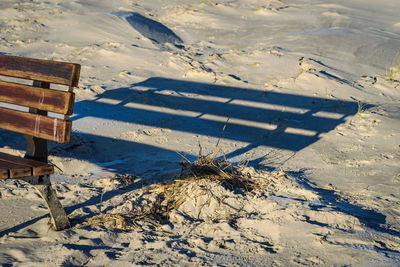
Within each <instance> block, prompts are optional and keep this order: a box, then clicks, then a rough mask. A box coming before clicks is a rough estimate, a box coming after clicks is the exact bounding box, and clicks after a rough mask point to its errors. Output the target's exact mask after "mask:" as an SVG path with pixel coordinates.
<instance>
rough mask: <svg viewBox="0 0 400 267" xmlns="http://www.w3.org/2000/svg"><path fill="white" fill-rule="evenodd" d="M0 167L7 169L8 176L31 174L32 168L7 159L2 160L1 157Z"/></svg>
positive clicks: (16, 176) (15, 176)
mask: <svg viewBox="0 0 400 267" xmlns="http://www.w3.org/2000/svg"><path fill="white" fill-rule="evenodd" d="M0 168H2V169H5V168H6V169H8V171H9V178H18V177H26V176H32V168H31V167H29V166H25V165H20V164H16V163H11V162H8V161H3V160H2V159H1V158H0Z"/></svg>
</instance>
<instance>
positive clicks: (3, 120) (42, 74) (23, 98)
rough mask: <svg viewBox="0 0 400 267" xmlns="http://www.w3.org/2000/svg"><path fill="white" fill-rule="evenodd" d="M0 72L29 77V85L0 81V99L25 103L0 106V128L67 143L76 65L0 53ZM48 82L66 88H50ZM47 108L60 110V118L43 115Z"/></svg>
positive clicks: (77, 78)
mask: <svg viewBox="0 0 400 267" xmlns="http://www.w3.org/2000/svg"><path fill="white" fill-rule="evenodd" d="M0 75H3V76H9V77H14V78H19V79H27V80H32V81H33V85H32V86H31V85H26V84H20V83H16V82H7V81H0V102H4V103H8V104H12V105H17V106H23V107H28V108H29V111H21V109H20V108H15V109H14V108H9V106H10V105H8V106H7V107H4V105H3V107H1V106H0V128H2V129H6V130H10V131H14V132H19V133H22V134H26V135H30V136H33V137H37V138H41V139H46V140H50V141H55V142H58V143H69V140H70V136H71V127H72V123H71V121H70V120H69V115H71V114H72V112H73V106H74V99H75V95H74V93H73V92H72V91H73V88H74V87H75V86H77V85H78V81H79V75H80V65H79V64H73V63H65V62H58V61H51V60H41V59H31V58H23V57H15V56H7V55H0ZM50 83H54V84H60V85H65V86H67V87H66V90H65V91H62V90H54V89H50ZM47 112H53V113H58V114H63V115H64V118H61V119H60V118H54V117H49V116H47Z"/></svg>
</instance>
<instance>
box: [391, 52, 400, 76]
mask: <svg viewBox="0 0 400 267" xmlns="http://www.w3.org/2000/svg"><path fill="white" fill-rule="evenodd" d="M388 78H389V79H390V80H391V81H393V82H400V53H398V54H397V55H396V56H395V57H394V59H393V62H392V66H391V67H390V68H389V75H388Z"/></svg>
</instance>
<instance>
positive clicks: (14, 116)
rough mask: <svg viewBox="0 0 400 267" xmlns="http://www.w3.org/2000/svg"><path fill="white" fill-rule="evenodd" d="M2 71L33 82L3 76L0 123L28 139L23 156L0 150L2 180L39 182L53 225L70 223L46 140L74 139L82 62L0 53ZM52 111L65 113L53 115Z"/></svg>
mask: <svg viewBox="0 0 400 267" xmlns="http://www.w3.org/2000/svg"><path fill="white" fill-rule="evenodd" d="M0 75H2V76H8V77H13V78H18V79H24V80H32V81H33V85H32V86H31V85H26V84H21V83H16V82H7V81H4V79H3V81H2V80H0V128H2V129H5V130H9V131H13V132H17V133H21V134H24V135H25V139H26V142H27V151H26V155H25V157H24V158H21V157H18V156H15V155H9V154H6V153H2V152H0V179H12V178H14V179H22V180H24V181H26V182H28V183H30V184H32V185H34V187H36V189H37V190H38V191H39V193H40V195H41V196H42V198H43V199H44V201H45V202H46V205H47V207H48V208H49V211H50V216H51V221H52V223H53V225H54V228H55V229H56V230H57V231H58V230H63V229H67V228H70V227H71V226H70V222H69V220H68V217H67V215H66V213H65V211H64V208H63V207H62V205H61V203H60V201H59V200H58V198H57V195H56V192H55V190H54V189H53V188H52V187H51V183H50V174H53V173H54V167H53V166H52V165H50V164H48V162H47V156H48V151H47V140H50V141H54V142H58V143H65V144H66V143H69V140H70V136H71V128H72V122H71V121H70V120H69V116H70V115H72V112H73V106H74V100H75V94H74V93H73V88H74V87H76V86H77V85H78V81H79V75H80V65H78V64H72V63H65V62H58V61H50V60H40V59H31V58H23V57H15V56H7V55H0ZM14 80H16V79H14ZM50 83H54V84H59V85H65V86H66V90H65V91H62V90H54V89H50ZM24 107H25V108H24ZM48 112H51V113H57V114H61V116H54V117H51V116H48ZM57 117H62V118H57ZM3 145H4V144H0V147H1V146H3Z"/></svg>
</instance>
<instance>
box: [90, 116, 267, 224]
mask: <svg viewBox="0 0 400 267" xmlns="http://www.w3.org/2000/svg"><path fill="white" fill-rule="evenodd" d="M228 121H229V119H228V120H227V122H226V124H225V126H224V128H223V129H222V132H221V136H222V133H223V131H224V130H225V127H226V125H227V123H228ZM221 136H220V138H221ZM218 144H219V140H218V142H217V145H216V147H215V149H214V152H213V153H212V156H211V157H210V156H203V155H202V152H201V151H202V148H201V146H200V145H199V147H200V151H199V156H198V158H197V160H195V161H194V162H190V161H189V160H187V159H186V158H185V157H184V156H182V158H183V160H184V161H183V162H182V169H181V173H180V175H179V177H178V178H176V179H175V180H173V181H169V182H164V183H161V184H156V185H152V186H150V187H149V188H148V190H147V191H146V192H145V193H143V195H142V198H143V199H146V201H145V202H146V203H145V204H144V206H143V207H142V208H141V207H140V205H136V204H133V205H132V206H133V207H132V209H131V211H130V212H128V213H124V214H113V213H111V212H108V213H106V214H102V213H100V214H99V215H98V216H95V217H93V218H90V219H87V220H86V221H85V222H84V223H83V224H82V226H83V227H85V226H94V225H103V226H105V227H111V228H117V229H120V230H125V231H132V230H137V229H139V230H140V229H141V230H143V231H156V226H157V225H160V224H162V223H165V222H166V221H168V220H169V219H170V215H171V213H172V212H173V211H176V210H177V209H178V208H179V207H180V206H181V205H182V204H183V203H185V202H186V201H187V200H191V199H192V200H193V199H195V198H198V199H199V198H201V197H204V196H205V199H207V200H206V201H205V202H204V204H202V205H203V206H205V205H210V203H211V202H213V203H218V204H217V206H218V207H219V208H223V206H224V205H225V203H224V199H225V198H227V196H226V195H223V194H221V195H215V192H212V191H213V190H212V188H216V187H218V186H222V187H223V188H224V190H227V191H229V192H231V193H229V194H234V195H238V194H239V195H245V194H247V193H249V192H252V191H254V190H259V189H260V190H261V189H263V188H266V187H267V185H268V184H269V180H268V179H265V178H266V177H261V179H260V177H258V178H253V177H251V175H250V174H249V173H248V172H246V171H245V170H246V169H247V163H248V162H247V163H246V162H244V163H239V164H237V165H233V164H232V163H230V162H228V161H227V160H226V158H225V157H224V158H223V159H216V158H215V157H216V152H217V147H218ZM125 178H126V177H117V178H114V179H116V180H119V181H121V182H124V183H127V184H129V183H132V182H133V181H134V180H135V179H136V178H137V177H128V178H129V179H125ZM125 180H126V181H125ZM222 191H223V190H222ZM227 191H226V192H227ZM132 202H138V201H137V200H133V201H132ZM195 202H199V201H195ZM203 206H201V207H200V211H199V214H200V212H201V210H202V208H203ZM219 208H218V209H219ZM217 215H218V214H216V215H215V216H217ZM197 217H199V215H198V216H197ZM194 219H198V218H194Z"/></svg>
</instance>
